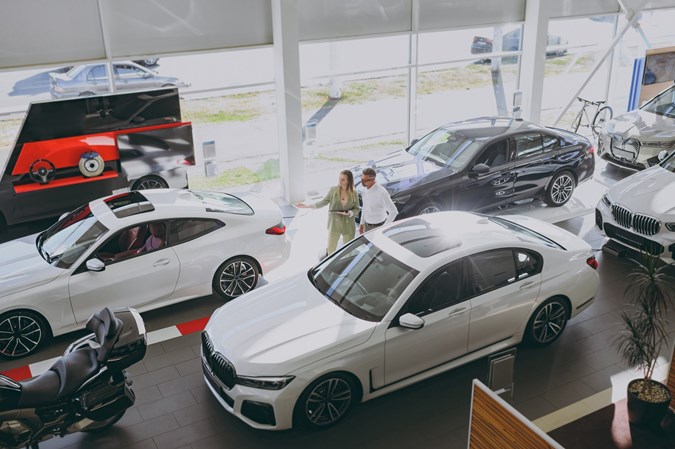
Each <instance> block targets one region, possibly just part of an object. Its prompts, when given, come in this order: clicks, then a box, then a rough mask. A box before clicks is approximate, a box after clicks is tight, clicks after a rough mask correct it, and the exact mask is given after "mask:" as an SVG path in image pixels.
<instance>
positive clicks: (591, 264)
mask: <svg viewBox="0 0 675 449" xmlns="http://www.w3.org/2000/svg"><path fill="white" fill-rule="evenodd" d="M586 265H588V266H589V267H591V268H593V269H594V270H597V269H598V265H599V264H598V261H597V260H595V256H591V257H589V258H588V259H586Z"/></svg>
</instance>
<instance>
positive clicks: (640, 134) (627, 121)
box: [607, 110, 675, 142]
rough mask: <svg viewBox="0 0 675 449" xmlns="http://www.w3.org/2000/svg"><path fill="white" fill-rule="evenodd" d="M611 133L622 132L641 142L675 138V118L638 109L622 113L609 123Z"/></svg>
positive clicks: (625, 135)
mask: <svg viewBox="0 0 675 449" xmlns="http://www.w3.org/2000/svg"><path fill="white" fill-rule="evenodd" d="M607 131H608V133H609V134H620V135H621V137H622V138H623V139H624V140H625V139H628V138H631V137H634V138H637V139H638V140H640V141H641V142H646V141H664V140H666V141H667V140H675V120H673V119H671V118H668V117H664V116H662V115H658V114H653V113H651V112H646V111H642V110H636V111H632V112H629V113H627V114H622V115H620V116H618V117H616V118H614V119H613V120H611V121H610V122H609V124H608V128H607Z"/></svg>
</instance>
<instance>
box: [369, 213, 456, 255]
mask: <svg viewBox="0 0 675 449" xmlns="http://www.w3.org/2000/svg"><path fill="white" fill-rule="evenodd" d="M382 234H383V235H385V236H386V237H389V238H390V239H391V240H393V241H394V242H396V243H398V244H399V245H401V246H402V247H404V248H405V249H407V250H408V251H411V252H412V253H414V254H415V255H417V256H419V257H431V256H433V255H434V254H438V253H441V252H443V251H446V250H448V249H451V248H456V247H457V246H459V245H461V242H460V241H459V240H457V239H455V238H452V237H451V236H450V235H449V233H448V232H447V231H444V230H443V229H439V228H433V227H431V225H430V224H429V223H428V222H427V221H425V220H423V219H421V218H418V219H413V220H410V221H406V222H405V223H401V224H399V225H395V226H392V227H391V228H389V229H387V230H386V231H384V232H383V233H382Z"/></svg>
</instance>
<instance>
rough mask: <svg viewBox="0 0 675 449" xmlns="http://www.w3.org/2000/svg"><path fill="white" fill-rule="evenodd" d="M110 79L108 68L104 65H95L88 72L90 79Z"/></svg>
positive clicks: (88, 78)
mask: <svg viewBox="0 0 675 449" xmlns="http://www.w3.org/2000/svg"><path fill="white" fill-rule="evenodd" d="M106 79H108V76H107V72H106V68H105V66H104V65H95V66H94V67H92V69H91V70H90V71H89V73H88V74H87V80H89V81H103V80H106Z"/></svg>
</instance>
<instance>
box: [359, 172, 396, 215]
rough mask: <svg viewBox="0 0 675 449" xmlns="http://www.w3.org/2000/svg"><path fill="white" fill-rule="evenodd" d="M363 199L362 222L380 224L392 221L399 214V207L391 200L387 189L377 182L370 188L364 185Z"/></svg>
mask: <svg viewBox="0 0 675 449" xmlns="http://www.w3.org/2000/svg"><path fill="white" fill-rule="evenodd" d="M361 199H362V200H363V210H362V212H361V223H368V224H378V223H382V222H383V221H384V222H386V223H391V222H392V221H394V219H396V215H398V209H396V205H395V204H394V202H393V201H392V200H391V197H390V196H389V192H387V189H385V188H384V187H382V186H381V185H380V184H378V183H377V182H376V183H374V184H373V185H372V186H371V187H370V188H369V189H368V188H366V187H365V186H364V188H363V190H362V191H361Z"/></svg>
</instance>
